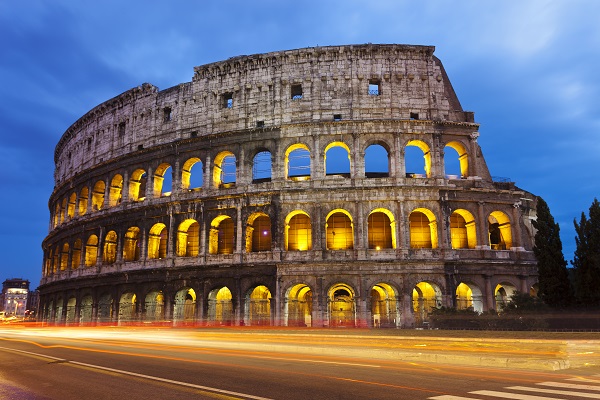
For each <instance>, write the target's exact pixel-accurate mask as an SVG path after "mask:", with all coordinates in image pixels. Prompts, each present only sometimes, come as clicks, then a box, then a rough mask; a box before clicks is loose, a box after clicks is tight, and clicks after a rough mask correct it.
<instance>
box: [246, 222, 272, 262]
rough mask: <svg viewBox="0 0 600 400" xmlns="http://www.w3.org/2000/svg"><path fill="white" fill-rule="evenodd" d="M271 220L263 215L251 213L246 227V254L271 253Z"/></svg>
mask: <svg viewBox="0 0 600 400" xmlns="http://www.w3.org/2000/svg"><path fill="white" fill-rule="evenodd" d="M271 240H272V235H271V218H270V217H269V216H268V215H267V214H265V213H253V214H252V215H250V217H248V225H247V226H246V252H247V253H250V252H258V251H271Z"/></svg>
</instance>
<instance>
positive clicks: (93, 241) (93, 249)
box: [85, 235, 98, 267]
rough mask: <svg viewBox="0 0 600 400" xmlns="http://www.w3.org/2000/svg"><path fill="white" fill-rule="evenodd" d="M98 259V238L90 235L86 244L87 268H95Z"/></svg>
mask: <svg viewBox="0 0 600 400" xmlns="http://www.w3.org/2000/svg"><path fill="white" fill-rule="evenodd" d="M97 259H98V236H96V235H90V236H89V237H88V240H87V242H86V244H85V266H86V267H93V266H94V265H96V261H97Z"/></svg>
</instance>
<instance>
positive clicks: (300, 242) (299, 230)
mask: <svg viewBox="0 0 600 400" xmlns="http://www.w3.org/2000/svg"><path fill="white" fill-rule="evenodd" d="M285 249H286V250H287V251H306V250H311V249H312V225H311V222H310V217H309V216H308V214H307V213H305V212H304V211H299V210H296V211H292V212H291V213H289V214H288V216H287V217H286V218H285Z"/></svg>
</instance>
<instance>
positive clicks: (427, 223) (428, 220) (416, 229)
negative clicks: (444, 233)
mask: <svg viewBox="0 0 600 400" xmlns="http://www.w3.org/2000/svg"><path fill="white" fill-rule="evenodd" d="M408 221H409V227H410V247H411V249H435V248H437V244H438V243H437V222H436V220H435V216H434V215H433V213H432V212H431V211H429V210H427V209H425V208H417V209H415V210H414V211H413V212H412V213H411V214H410V216H409V219H408Z"/></svg>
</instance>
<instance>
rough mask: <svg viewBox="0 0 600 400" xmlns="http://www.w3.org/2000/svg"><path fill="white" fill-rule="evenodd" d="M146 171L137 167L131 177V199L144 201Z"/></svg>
mask: <svg viewBox="0 0 600 400" xmlns="http://www.w3.org/2000/svg"><path fill="white" fill-rule="evenodd" d="M146 177H147V175H146V171H144V170H143V169H136V170H135V171H133V173H132V174H131V178H130V179H129V199H130V200H131V201H142V200H143V199H144V198H145V197H146Z"/></svg>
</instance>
